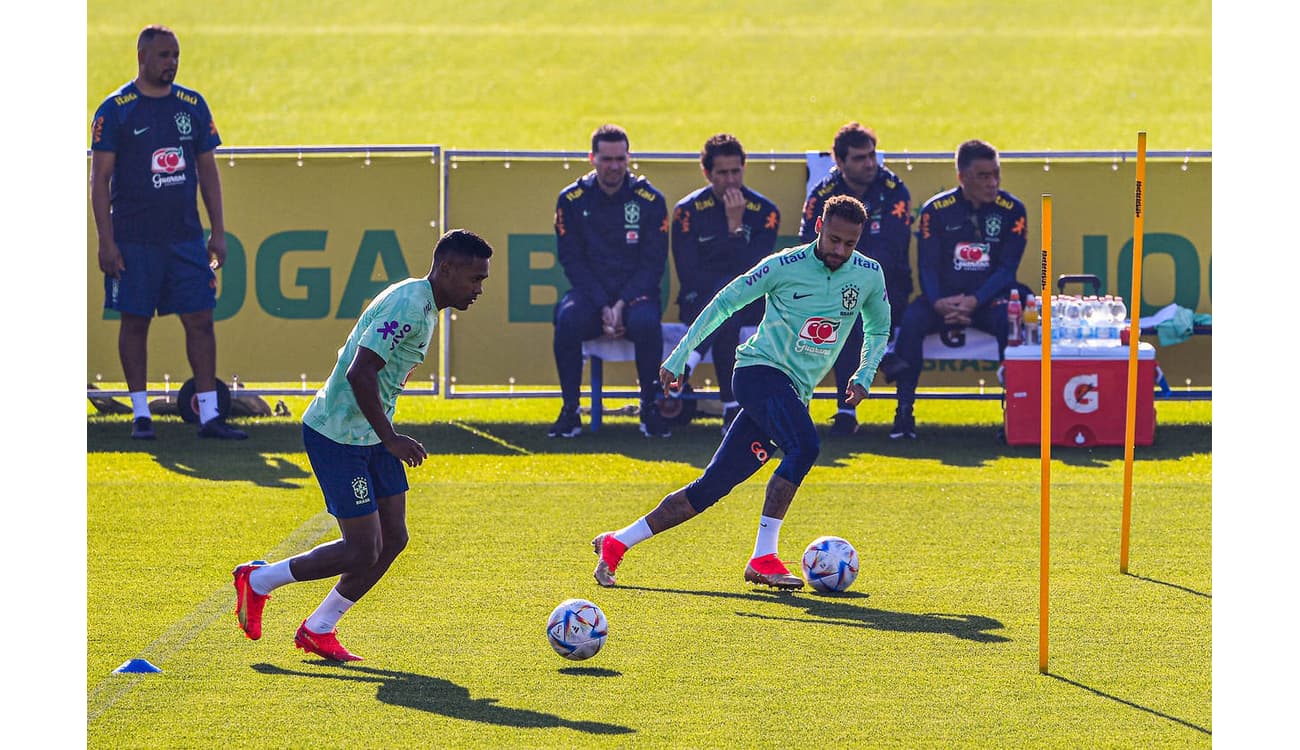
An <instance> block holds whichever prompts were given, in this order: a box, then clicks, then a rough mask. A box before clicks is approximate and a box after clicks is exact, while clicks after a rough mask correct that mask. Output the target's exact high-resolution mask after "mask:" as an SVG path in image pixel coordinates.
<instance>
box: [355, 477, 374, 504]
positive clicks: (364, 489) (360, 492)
mask: <svg viewBox="0 0 1300 750" xmlns="http://www.w3.org/2000/svg"><path fill="white" fill-rule="evenodd" d="M352 494H353V495H355V496H356V498H357V500H358V501H362V500H365V499H366V498H367V497H369V496H370V486H369V485H368V484H366V478H365V477H353V479H352Z"/></svg>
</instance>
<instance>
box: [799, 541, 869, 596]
mask: <svg viewBox="0 0 1300 750" xmlns="http://www.w3.org/2000/svg"><path fill="white" fill-rule="evenodd" d="M800 564H801V566H802V567H803V577H804V580H806V581H808V585H809V586H812V587H813V588H814V589H816V590H818V591H843V590H845V589H847V588H848V587H849V586H852V585H853V582H854V581H856V580H857V579H858V551H857V550H856V549H854V548H853V545H852V544H849V543H848V542H847V541H845V540H844V539H841V538H840V537H837V536H819V537H817V538H816V539H814V540H812V544H809V545H808V548H807V549H805V550H804V551H803V559H802V560H801V561H800Z"/></svg>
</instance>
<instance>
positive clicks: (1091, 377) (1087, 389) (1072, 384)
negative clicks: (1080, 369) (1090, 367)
mask: <svg viewBox="0 0 1300 750" xmlns="http://www.w3.org/2000/svg"><path fill="white" fill-rule="evenodd" d="M1062 395H1064V396H1065V408H1067V409H1069V410H1070V411H1072V412H1074V413H1076V414H1091V413H1092V412H1094V411H1097V409H1098V408H1099V404H1098V403H1097V373H1095V372H1094V373H1087V374H1084V375H1075V376H1074V377H1072V378H1070V379H1069V380H1067V381H1065V393H1064V394H1062Z"/></svg>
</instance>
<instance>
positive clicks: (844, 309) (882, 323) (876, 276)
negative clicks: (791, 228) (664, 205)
mask: <svg viewBox="0 0 1300 750" xmlns="http://www.w3.org/2000/svg"><path fill="white" fill-rule="evenodd" d="M816 245H817V241H816V240H814V241H812V242H810V243H808V244H807V245H799V246H797V247H792V248H788V249H786V250H781V251H779V252H776V253H773V254H771V255H769V256H767V257H766V258H764V259H763V260H762V261H760V262H759V263H758V265H756V266H754V267H753V268H751V269H749V271H747V272H746V273H745V274H743V275H741V276H739V277H737V278H736V279H734V280H732V281H731V283H729V284H727V285H726V286H725V287H723V288H722V289H721V290H719V291H718V293H717V294H716V295H714V297H713V299H712V300H711V301H710V302H709V304H708V306H707V307H705V308H704V310H703V311H701V312H700V315H699V317H697V318H696V319H695V322H694V323H692V324H691V327H690V328H689V329H687V331H686V335H685V336H684V337H683V338H682V340H681V341H680V342H678V343H677V347H676V348H675V349H673V351H672V354H669V355H668V359H666V360H664V364H663V367H664V369H665V370H668V371H669V372H671V373H673V375H681V374H682V371H683V370H684V369H685V367H686V358H687V356H688V355H690V353H691V351H692V350H693V349H694V348H695V347H696V346H698V345H699V343H700V342H701V341H703V340H704V339H705V337H707V336H708V335H709V334H710V333H712V332H713V330H714V329H715V328H717V327H718V326H719V325H721V324H722V321H724V320H726V319H727V318H728V317H730V316H731V315H733V314H735V313H736V312H737V311H738V310H740V309H742V308H744V307H745V305H748V304H749V303H750V302H753V301H754V300H756V299H758V298H759V297H763V296H766V297H767V310H766V311H765V312H764V313H763V320H762V322H760V323H759V324H758V331H757V332H756V333H755V334H754V335H753V336H750V337H749V340H748V341H746V342H744V343H743V344H741V345H740V346H739V347H738V348H737V349H736V367H747V366H751V365H767V366H769V367H775V368H776V369H778V370H781V371H782V372H784V373H785V374H787V375H789V376H790V380H792V381H793V382H794V385H795V388H796V389H797V390H798V393H799V398H801V399H802V400H803V402H804V403H808V402H809V401H810V400H811V399H812V395H813V389H814V388H816V387H817V384H818V383H820V382H821V380H822V378H824V377H826V373H828V372H830V369H831V367H832V366H834V364H835V358H836V357H838V356H839V353H840V350H841V349H843V348H844V340H845V339H846V338H847V337H848V334H849V331H850V330H852V328H853V318H854V317H855V316H859V315H860V316H862V333H863V336H862V359H861V364H860V365H859V366H858V369H857V371H856V372H854V373H853V378H852V380H851V382H853V383H857V384H859V385H861V386H862V387H863V388H866V389H868V390H869V389H870V388H871V381H872V379H874V378H875V377H876V367H877V366H879V364H880V359H881V357H883V356H884V355H885V342H886V341H887V340H888V339H889V301H888V299H887V298H886V297H885V276H884V273H883V272H882V271H881V270H880V264H879V263H877V262H876V261H874V260H872V259H870V258H868V257H866V256H865V255H862V254H861V253H859V252H857V251H854V253H853V255H852V256H851V257H850V258H849V260H848V261H846V262H845V263H844V265H842V266H840V267H839V268H838V269H836V270H834V271H832V270H830V269H829V268H827V267H826V264H825V263H822V262H821V260H819V259H818V258H817V257H816V256H815V255H813V248H814V247H816Z"/></svg>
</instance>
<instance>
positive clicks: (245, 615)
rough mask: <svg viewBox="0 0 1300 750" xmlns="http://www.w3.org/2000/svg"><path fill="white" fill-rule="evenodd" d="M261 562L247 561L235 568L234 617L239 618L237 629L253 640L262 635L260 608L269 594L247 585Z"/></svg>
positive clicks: (260, 565) (269, 596) (264, 604)
mask: <svg viewBox="0 0 1300 750" xmlns="http://www.w3.org/2000/svg"><path fill="white" fill-rule="evenodd" d="M262 565H263V563H256V562H247V563H244V564H243V565H240V566H238V567H236V568H235V570H234V571H233V575H234V576H235V617H238V618H239V629H240V630H242V631H244V635H246V636H248V637H249V638H251V639H253V640H257V639H258V638H261V637H262V608H263V607H265V606H266V600H267V599H270V598H271V595H270V594H259V593H257V592H256V591H254V590H253V587H252V586H251V585H249V583H248V578H249V576H251V575H252V574H253V571H254V570H257V569H258V568H260V567H262Z"/></svg>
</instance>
